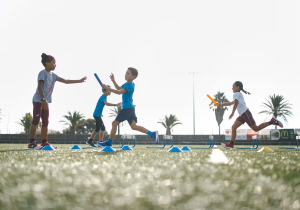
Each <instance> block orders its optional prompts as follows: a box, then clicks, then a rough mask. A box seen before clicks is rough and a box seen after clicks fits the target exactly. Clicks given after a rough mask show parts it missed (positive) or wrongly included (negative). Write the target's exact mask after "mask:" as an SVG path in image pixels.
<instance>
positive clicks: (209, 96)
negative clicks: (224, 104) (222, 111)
mask: <svg viewBox="0 0 300 210" xmlns="http://www.w3.org/2000/svg"><path fill="white" fill-rule="evenodd" d="M207 97H208V98H209V99H210V100H211V101H212V102H213V103H214V104H215V105H216V106H220V104H218V103H217V102H216V101H215V100H214V99H212V97H210V96H209V95H207Z"/></svg>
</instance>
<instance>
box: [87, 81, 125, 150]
mask: <svg viewBox="0 0 300 210" xmlns="http://www.w3.org/2000/svg"><path fill="white" fill-rule="evenodd" d="M108 87H110V86H108ZM102 92H103V94H102V96H101V97H100V98H99V100H98V103H97V106H96V108H95V111H94V114H93V116H94V119H95V120H96V129H95V131H94V132H93V133H92V136H91V138H90V139H89V140H88V141H87V142H86V144H88V145H90V146H91V147H97V146H96V145H95V144H94V143H93V139H94V138H95V136H96V135H97V133H98V132H99V131H100V129H101V131H100V134H99V142H102V141H103V136H104V132H105V126H104V123H103V121H102V119H101V117H102V112H103V108H104V106H105V105H106V106H121V105H122V103H118V104H111V103H108V102H107V96H109V95H110V94H111V92H110V91H108V90H106V91H104V90H103V89H102ZM99 142H98V143H99Z"/></svg>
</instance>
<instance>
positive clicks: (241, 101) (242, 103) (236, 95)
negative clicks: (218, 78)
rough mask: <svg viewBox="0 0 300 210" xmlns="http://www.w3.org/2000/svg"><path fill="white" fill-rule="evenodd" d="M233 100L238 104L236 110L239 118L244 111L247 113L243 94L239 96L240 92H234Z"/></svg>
mask: <svg viewBox="0 0 300 210" xmlns="http://www.w3.org/2000/svg"><path fill="white" fill-rule="evenodd" d="M235 99H236V100H238V102H239V103H238V105H237V108H236V109H237V111H238V113H239V115H240V116H241V115H242V114H244V112H245V111H247V109H248V107H247V106H246V103H245V100H244V96H243V94H241V93H240V92H236V93H234V94H233V100H235Z"/></svg>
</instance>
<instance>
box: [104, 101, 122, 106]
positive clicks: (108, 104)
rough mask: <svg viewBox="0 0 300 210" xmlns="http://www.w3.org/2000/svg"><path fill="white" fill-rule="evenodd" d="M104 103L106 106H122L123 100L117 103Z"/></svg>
mask: <svg viewBox="0 0 300 210" xmlns="http://www.w3.org/2000/svg"><path fill="white" fill-rule="evenodd" d="M104 104H105V105H106V106H121V105H122V102H120V103H117V104H112V103H108V102H107V101H104Z"/></svg>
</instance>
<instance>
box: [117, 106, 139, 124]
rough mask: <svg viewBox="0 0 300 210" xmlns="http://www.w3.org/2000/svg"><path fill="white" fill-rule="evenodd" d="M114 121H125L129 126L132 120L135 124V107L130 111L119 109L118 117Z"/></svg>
mask: <svg viewBox="0 0 300 210" xmlns="http://www.w3.org/2000/svg"><path fill="white" fill-rule="evenodd" d="M116 120H117V121H118V122H123V121H125V120H127V122H128V123H129V125H131V123H132V120H134V121H135V122H136V123H137V117H136V115H135V107H133V108H130V109H121V111H120V112H119V114H118V116H117V117H116Z"/></svg>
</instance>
